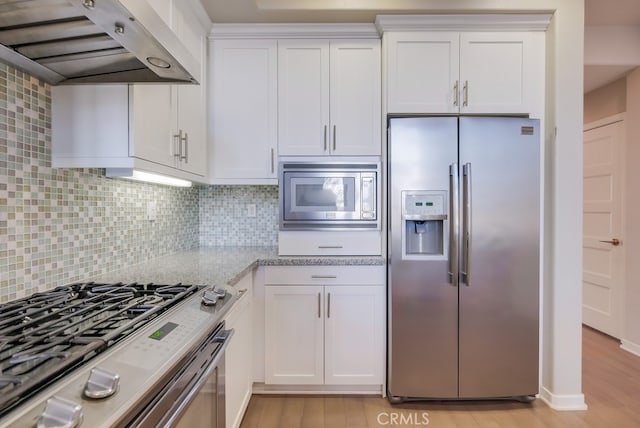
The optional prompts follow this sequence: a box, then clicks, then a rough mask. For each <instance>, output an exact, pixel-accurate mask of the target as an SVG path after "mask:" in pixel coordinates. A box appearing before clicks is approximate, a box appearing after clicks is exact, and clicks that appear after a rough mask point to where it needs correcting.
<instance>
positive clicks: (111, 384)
mask: <svg viewBox="0 0 640 428" xmlns="http://www.w3.org/2000/svg"><path fill="white" fill-rule="evenodd" d="M119 383H120V375H119V374H117V373H112V372H108V371H106V370H102V369H100V368H98V367H94V368H93V369H91V373H90V374H89V379H87V383H86V384H85V385H84V395H85V397H88V398H95V399H100V398H107V397H111V396H112V395H113V394H115V393H116V392H117V391H118V384H119Z"/></svg>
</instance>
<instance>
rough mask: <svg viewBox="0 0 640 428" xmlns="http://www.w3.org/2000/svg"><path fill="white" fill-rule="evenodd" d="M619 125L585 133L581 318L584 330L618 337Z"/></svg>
mask: <svg viewBox="0 0 640 428" xmlns="http://www.w3.org/2000/svg"><path fill="white" fill-rule="evenodd" d="M623 141H624V140H623V122H616V123H613V124H610V125H607V126H603V127H600V128H595V129H592V130H589V131H586V132H585V133H584V151H583V157H584V178H583V197H584V211H583V222H584V223H583V228H584V236H583V240H582V252H583V255H582V257H583V274H582V315H583V321H584V323H585V324H586V325H588V326H590V327H593V328H595V329H597V330H600V331H602V332H604V333H607V334H609V335H611V336H614V337H620V333H621V324H622V317H621V308H622V305H623V303H622V300H621V299H622V291H623V290H622V272H623V269H624V265H623V263H624V260H623V249H624V247H623V246H622V245H623V244H624V243H623V241H622V239H621V238H622V167H621V165H622V160H621V149H622V143H623Z"/></svg>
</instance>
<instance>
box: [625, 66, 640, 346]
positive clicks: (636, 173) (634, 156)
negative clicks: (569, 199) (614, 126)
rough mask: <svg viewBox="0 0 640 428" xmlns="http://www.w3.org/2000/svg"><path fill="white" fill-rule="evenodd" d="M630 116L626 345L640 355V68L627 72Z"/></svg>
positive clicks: (627, 131) (627, 182) (626, 216)
mask: <svg viewBox="0 0 640 428" xmlns="http://www.w3.org/2000/svg"><path fill="white" fill-rule="evenodd" d="M626 117H627V120H625V123H626V135H627V141H626V154H625V157H626V162H627V167H626V168H627V170H626V183H625V186H626V195H625V213H624V215H625V225H624V230H625V232H624V234H625V242H624V243H623V244H624V245H625V247H626V255H627V263H626V272H625V278H626V281H625V282H626V284H625V285H626V287H625V288H626V292H625V320H624V324H623V334H622V347H623V348H624V349H627V350H629V351H631V352H634V353H635V354H637V355H640V311H638V308H640V280H638V278H640V276H639V275H640V265H638V263H637V262H636V260H637V255H638V254H640V239H639V238H640V223H638V220H637V219H638V218H640V198H639V197H638V191H637V190H636V189H637V186H638V183H640V169H639V168H638V167H637V166H638V162H637V160H638V159H640V139H639V138H640V121H638V118H639V117H640V68H638V69H636V70H634V71H633V72H632V73H631V74H629V76H627V116H626Z"/></svg>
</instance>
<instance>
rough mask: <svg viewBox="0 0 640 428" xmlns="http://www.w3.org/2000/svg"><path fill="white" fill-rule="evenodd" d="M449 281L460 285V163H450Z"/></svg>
mask: <svg viewBox="0 0 640 428" xmlns="http://www.w3.org/2000/svg"><path fill="white" fill-rule="evenodd" d="M449 196H450V197H449V211H450V214H451V215H450V216H449V218H450V220H449V281H450V282H451V284H453V285H456V286H457V285H458V238H459V237H458V230H459V224H458V223H459V219H458V210H459V207H458V164H457V163H452V164H451V165H449Z"/></svg>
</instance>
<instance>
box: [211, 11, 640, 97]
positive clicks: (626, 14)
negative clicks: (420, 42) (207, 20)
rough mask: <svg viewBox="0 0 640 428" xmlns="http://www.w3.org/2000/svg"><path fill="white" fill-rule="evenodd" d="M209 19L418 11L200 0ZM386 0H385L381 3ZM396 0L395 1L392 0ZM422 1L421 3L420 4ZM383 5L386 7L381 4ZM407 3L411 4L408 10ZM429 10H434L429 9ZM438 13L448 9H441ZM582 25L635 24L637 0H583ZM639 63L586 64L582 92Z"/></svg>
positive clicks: (359, 18) (361, 18)
mask: <svg viewBox="0 0 640 428" xmlns="http://www.w3.org/2000/svg"><path fill="white" fill-rule="evenodd" d="M201 1H202V3H203V5H204V7H205V9H206V10H207V13H208V14H209V16H210V17H211V19H212V21H213V22H218V23H231V22H233V23H247V22H373V21H374V19H375V16H376V15H378V14H389V13H412V12H416V13H419V12H420V3H421V2H420V1H417V0H414V1H411V0H404V1H402V2H400V3H395V4H402V6H403V7H402V10H396V9H393V8H392V7H389V6H388V5H389V4H394V3H390V2H388V1H386V0H366V1H364V0H233V1H229V0H201ZM385 1H386V2H385ZM396 1H397V0H396ZM422 4H424V3H422ZM475 4H477V3H475ZM385 5H386V6H385ZM411 5H414V6H415V7H414V8H413V9H411ZM430 12H431V13H433V12H434V11H433V10H431V11H430ZM436 12H439V13H447V12H451V11H447V10H441V11H436ZM585 25H586V26H596V25H607V26H637V27H639V28H640V1H639V0H585ZM637 66H640V63H638V64H636V63H628V62H625V63H619V64H618V63H613V64H611V63H607V64H586V65H585V73H584V88H585V92H588V91H591V90H593V89H595V88H598V87H600V86H603V85H605V84H607V83H609V82H612V81H614V80H616V79H618V78H620V77H623V76H624V75H625V74H626V73H628V72H629V71H630V70H632V69H634V68H635V67H637Z"/></svg>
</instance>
